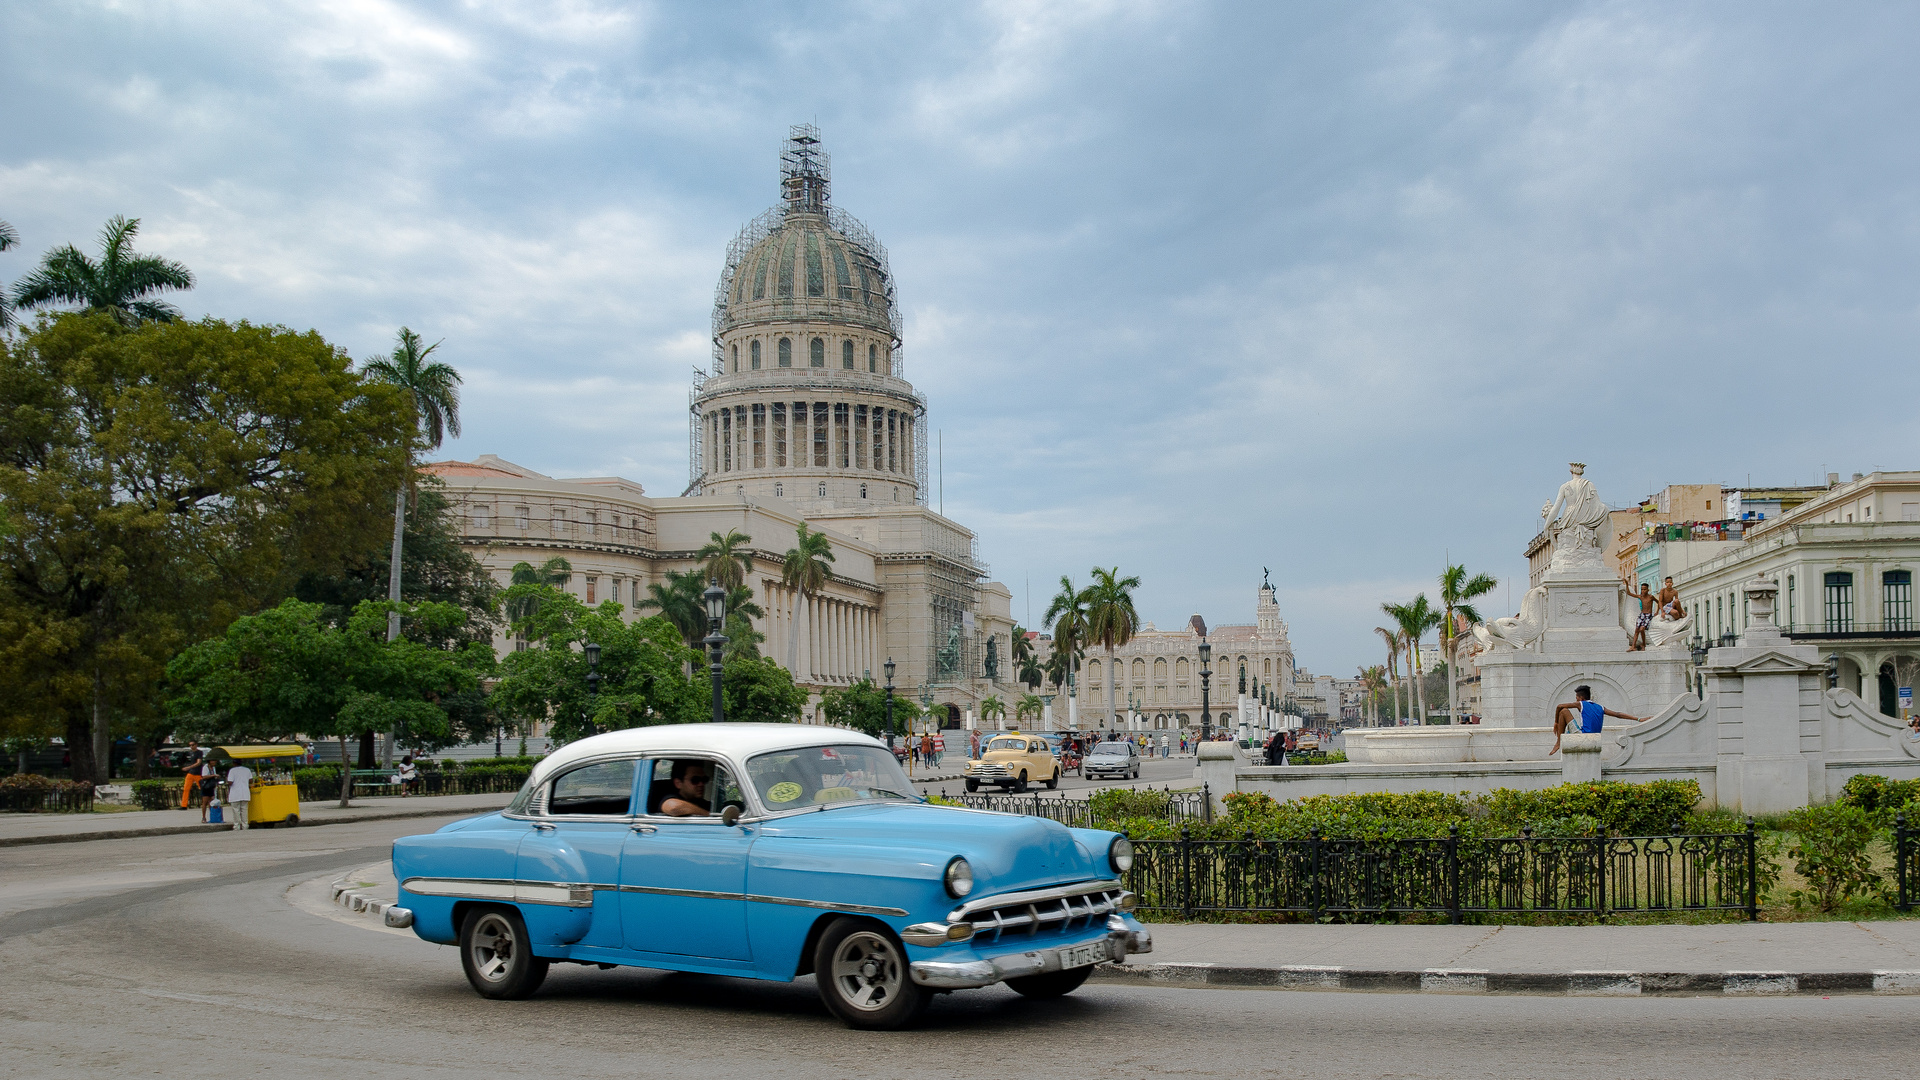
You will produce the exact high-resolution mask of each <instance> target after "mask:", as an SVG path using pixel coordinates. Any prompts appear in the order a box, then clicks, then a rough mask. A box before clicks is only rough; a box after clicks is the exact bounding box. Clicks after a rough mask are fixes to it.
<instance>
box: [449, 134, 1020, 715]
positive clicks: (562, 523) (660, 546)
mask: <svg viewBox="0 0 1920 1080" xmlns="http://www.w3.org/2000/svg"><path fill="white" fill-rule="evenodd" d="M830 179H831V177H830V171H829V168H828V159H827V155H826V154H825V153H824V152H823V151H822V149H821V146H820V139H819V133H818V131H817V130H815V129H814V128H812V127H811V126H801V127H795V128H794V129H793V130H792V133H791V135H790V137H789V138H788V139H787V141H786V143H785V145H784V146H783V148H782V152H781V155H780V193H781V202H780V204H779V205H777V206H775V207H774V208H773V209H771V210H768V211H767V212H765V213H763V214H761V215H760V216H759V217H757V218H755V219H754V220H753V221H752V222H750V223H749V224H748V225H747V226H746V227H745V228H744V229H742V230H741V232H740V234H739V235H738V236H737V237H735V238H734V240H733V242H732V243H731V244H730V245H728V247H727V251H726V257H725V261H724V266H723V268H722V271H721V275H720V280H719V284H718V286H717V287H716V289H715V293H714V309H713V319H712V331H713V363H712V365H711V370H710V371H707V372H704V373H702V375H701V376H700V378H699V379H698V380H697V382H696V384H695V386H694V388H693V394H692V400H691V407H690V413H689V415H690V435H691V437H690V439H689V451H690V452H689V483H688V485H687V488H686V490H685V491H684V492H682V494H681V495H680V496H679V497H678V498H653V497H650V496H648V495H647V494H646V493H645V492H644V491H642V490H641V487H640V485H639V484H637V483H634V482H632V481H630V480H625V479H622V478H619V477H584V478H575V479H559V478H554V477H549V476H543V475H541V474H539V473H536V472H534V471H532V470H530V469H526V468H524V467H522V466H518V465H515V464H513V463H511V462H507V461H503V460H501V459H499V458H497V457H493V456H492V455H485V456H483V457H481V458H479V459H477V460H476V461H472V462H440V463H437V464H435V465H433V466H430V470H431V471H432V472H434V473H436V474H437V475H439V476H440V478H441V479H442V480H443V481H444V482H445V483H446V484H447V487H448V494H449V496H450V498H452V499H453V501H454V503H455V505H456V507H457V509H458V512H459V513H460V514H461V515H462V517H463V518H464V520H465V521H466V523H467V524H466V530H465V543H466V545H467V546H468V547H469V549H470V550H472V551H473V552H474V553H475V554H476V555H477V556H478V557H479V558H480V559H481V561H482V562H483V563H484V564H485V565H486V566H487V567H488V568H489V570H491V571H492V572H493V573H494V574H495V575H496V577H498V578H499V579H500V580H501V581H503V582H504V581H505V580H506V577H507V575H508V574H509V573H510V570H511V567H512V566H513V565H514V564H515V563H518V562H522V561H525V562H529V563H533V564H535V565H538V564H539V563H541V562H544V561H545V560H546V559H548V558H550V557H552V556H554V555H562V556H565V557H566V558H567V560H568V561H569V563H570V564H571V565H572V566H573V570H574V577H573V579H572V581H571V582H570V583H569V589H570V590H572V591H574V592H576V594H577V595H579V596H580V597H581V599H582V600H584V601H586V602H588V603H597V602H599V601H600V600H603V599H615V600H618V601H619V602H620V603H621V604H622V605H624V606H625V607H626V608H627V610H628V611H629V612H632V611H633V608H634V605H635V604H636V603H637V602H638V601H639V600H640V599H643V598H644V597H645V596H646V593H647V586H648V585H650V584H654V583H657V582H663V581H664V580H665V578H666V575H667V573H668V572H671V571H685V570H688V569H691V568H693V567H694V566H695V565H696V564H697V560H696V559H695V553H696V552H697V551H698V550H699V548H700V547H701V545H703V544H705V543H706V541H707V537H708V535H709V533H711V532H719V533H721V534H725V533H726V532H727V531H728V530H729V529H738V530H739V531H741V532H743V533H745V534H747V535H748V536H750V537H752V542H751V544H750V548H751V551H752V554H753V558H754V573H753V574H752V575H751V577H750V579H749V582H750V584H751V585H752V587H753V591H754V600H755V602H756V603H758V604H759V605H760V606H761V607H762V608H763V609H765V611H766V617H765V618H764V619H758V620H755V627H754V628H755V629H756V630H758V631H759V632H760V633H762V634H764V635H765V636H766V641H765V642H764V643H763V644H762V646H761V651H762V654H763V655H765V656H767V657H768V658H769V659H772V660H775V661H777V662H779V663H781V664H783V665H785V666H786V667H787V668H788V669H789V670H790V671H791V673H792V674H793V677H794V679H795V681H796V682H798V683H800V684H801V685H803V686H805V687H807V688H808V689H809V690H811V691H813V692H814V694H815V700H816V701H817V695H818V694H819V693H821V692H824V691H826V690H829V689H833V688H835V687H839V686H845V685H849V684H851V683H853V682H855V681H857V680H859V679H861V678H863V677H871V678H873V679H874V681H876V682H880V681H882V679H883V676H882V674H881V672H882V665H884V664H885V663H886V661H887V660H888V659H892V660H893V661H894V662H895V664H896V665H897V667H896V671H895V685H896V687H897V688H898V690H899V692H900V693H902V694H910V695H912V696H914V697H915V698H916V699H919V700H925V701H931V702H932V703H933V704H934V705H935V706H937V707H944V709H945V710H946V711H947V712H948V713H949V715H950V716H952V717H958V716H960V715H961V714H962V713H964V712H966V711H968V710H974V711H976V712H977V708H978V704H979V702H980V701H981V700H983V699H984V698H986V697H988V696H993V695H999V696H1001V697H1005V696H1006V695H1007V694H1008V693H1010V692H1011V691H1012V690H1013V688H1014V686H1015V683H1014V675H1015V672H1014V671H1013V664H1012V649H1011V645H1012V630H1013V622H1012V619H1011V617H1010V606H1011V594H1010V593H1009V592H1008V590H1007V589H1006V588H1005V587H1004V586H1002V585H1000V584H999V583H997V582H991V581H987V580H985V579H986V577H987V574H988V571H987V567H986V565H985V564H984V563H982V562H981V561H980V559H979V555H978V552H979V544H978V539H977V538H976V537H975V535H974V534H973V533H972V532H971V531H970V530H968V529H967V528H965V527H964V526H962V525H960V524H959V523H957V522H954V521H951V520H949V519H948V518H946V517H943V516H942V515H940V514H938V513H936V512H934V511H933V510H932V509H931V508H929V507H928V506H927V499H926V452H925V445H926V425H925V420H926V409H927V406H926V400H925V398H924V397H922V396H921V395H920V394H919V393H918V392H916V391H915V390H914V388H913V386H912V385H911V384H910V383H908V382H907V381H906V376H905V368H904V364H903V361H902V352H901V344H902V340H901V322H900V313H899V303H898V295H897V291H896V289H895V285H894V280H893V275H892V271H891V269H890V267H889V266H888V263H887V256H886V251H885V249H884V248H883V247H881V245H880V243H879V241H878V240H876V239H875V238H874V237H873V234H872V233H871V231H869V230H868V229H867V228H866V226H864V225H862V224H861V223H860V222H859V221H858V220H856V219H854V218H853V217H852V216H850V215H848V214H846V213H845V212H844V211H841V210H840V209H838V208H837V207H834V206H833V205H832V204H831V200H830ZM803 523H804V524H806V525H807V526H808V527H809V528H810V529H812V530H815V531H819V532H823V533H825V534H827V536H828V537H829V540H830V542H831V543H832V547H833V552H834V555H835V561H834V563H833V572H834V581H833V582H832V583H831V584H830V585H829V586H828V587H827V589H825V590H824V591H823V592H822V593H821V594H820V595H818V596H814V597H808V596H803V595H801V594H799V593H798V592H796V591H795V590H792V589H788V588H786V587H785V586H784V585H782V584H781V581H780V565H781V556H782V555H783V554H784V552H785V551H786V550H787V549H788V548H790V547H792V546H793V544H794V542H795V535H796V531H797V529H798V528H799V526H800V525H801V524H803ZM517 644H518V643H515V642H510V641H508V640H506V639H505V638H504V637H503V638H502V639H500V640H499V641H498V642H497V645H498V646H499V648H501V649H502V650H506V649H511V648H514V647H517ZM812 711H813V710H812V706H811V705H810V706H809V709H808V713H809V715H811V714H812Z"/></svg>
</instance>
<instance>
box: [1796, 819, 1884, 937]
mask: <svg viewBox="0 0 1920 1080" xmlns="http://www.w3.org/2000/svg"><path fill="white" fill-rule="evenodd" d="M1787 828H1788V830H1789V831H1790V832H1791V833H1792V834H1793V843H1792V846H1790V847H1789V848H1788V849H1787V854H1788V855H1790V856H1792V858H1793V868H1794V870H1796V871H1797V872H1799V874H1800V876H1801V877H1804V878H1806V879H1807V888H1805V889H1795V890H1793V892H1792V894H1791V898H1792V900H1793V904H1794V906H1795V907H1801V906H1804V905H1806V904H1809V903H1811V904H1812V905H1813V906H1814V907H1816V908H1818V909H1819V910H1821V911H1832V910H1834V909H1835V908H1837V907H1839V906H1840V905H1841V904H1842V903H1844V902H1845V901H1848V900H1851V899H1853V898H1855V897H1858V896H1869V895H1882V894H1884V893H1885V891H1886V886H1885V884H1884V883H1883V882H1882V880H1881V877H1880V875H1879V874H1878V873H1876V872H1875V871H1874V869H1873V862H1872V859H1871V857H1870V856H1869V855H1868V852H1867V848H1868V846H1869V845H1871V844H1872V843H1873V840H1874V837H1875V836H1876V835H1877V834H1878V832H1879V830H1878V829H1877V828H1876V827H1875V824H1874V815H1873V814H1872V813H1871V812H1869V811H1868V810H1866V809H1865V808H1863V807H1860V806H1857V805H1854V804H1851V803H1846V802H1839V803H1834V804H1833V805H1831V806H1808V807H1803V808H1801V809H1799V810H1795V811H1794V812H1792V813H1791V814H1788V815H1787Z"/></svg>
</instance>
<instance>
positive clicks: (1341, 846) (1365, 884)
mask: <svg viewBox="0 0 1920 1080" xmlns="http://www.w3.org/2000/svg"><path fill="white" fill-rule="evenodd" d="M1757 860H1758V847H1757V838H1756V836H1755V834H1754V831H1753V823H1752V821H1751V820H1749V821H1748V823H1747V829H1746V831H1745V832H1740V833H1725V834H1700V835H1673V836H1618V837H1534V836H1531V835H1525V834H1523V835H1521V836H1510V837H1493V838H1463V837H1461V836H1460V835H1459V832H1458V829H1457V828H1456V829H1455V830H1453V833H1452V835H1449V836H1446V837H1443V838H1438V839H1421V840H1350V839H1329V838H1326V837H1321V836H1319V835H1313V836H1310V837H1309V838H1308V839H1305V840H1258V839H1255V838H1253V837H1252V836H1251V835H1249V836H1247V837H1246V838H1244V839H1240V840H1195V839H1192V838H1190V837H1188V836H1186V835H1185V831H1184V830H1183V834H1182V837H1181V839H1178V840H1138V841H1135V842H1134V865H1133V869H1132V870H1130V871H1129V872H1128V873H1127V887H1128V888H1129V889H1131V890H1133V892H1134V893H1135V894H1137V895H1138V897H1139V903H1140V907H1141V908H1142V909H1144V910H1146V911H1147V912H1149V913H1151V914H1157V915H1159V916H1161V917H1176V916H1177V917H1180V918H1186V919H1191V918H1193V917H1194V916H1196V915H1214V914H1226V913H1235V912H1244V913H1258V912H1292V913H1298V914H1302V915H1307V916H1310V917H1313V918H1315V919H1319V918H1321V917H1325V916H1331V917H1335V918H1365V917H1380V916H1391V915H1401V914H1414V913H1424V914H1444V915H1447V916H1449V917H1450V919H1451V920H1452V921H1453V922H1456V923H1457V922H1461V921H1463V920H1464V919H1465V918H1466V917H1467V916H1468V915H1475V914H1492V913H1501V914H1535V913H1537V914H1556V915H1604V914H1608V913H1611V912H1628V911H1655V912H1658V911H1744V912H1746V915H1747V917H1748V918H1749V919H1757V918H1759V911H1760V909H1759V895H1758V875H1757V873H1756V871H1757V870H1758V865H1757ZM1903 880H1904V879H1903Z"/></svg>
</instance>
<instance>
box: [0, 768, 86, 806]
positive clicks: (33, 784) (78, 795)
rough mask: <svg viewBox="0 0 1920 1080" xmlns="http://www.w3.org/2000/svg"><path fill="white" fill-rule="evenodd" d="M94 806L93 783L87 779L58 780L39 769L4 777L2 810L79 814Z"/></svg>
mask: <svg viewBox="0 0 1920 1080" xmlns="http://www.w3.org/2000/svg"><path fill="white" fill-rule="evenodd" d="M92 809H93V785H92V784H91V783H89V782H87V781H85V780H55V779H54V778H52V777H50V776H41V775H39V774H38V773H14V774H13V775H11V776H7V777H4V778H0V810H10V811H14V812H16V813H29V814H31V813H42V812H45V813H55V814H75V813H87V812H88V811H91V810H92Z"/></svg>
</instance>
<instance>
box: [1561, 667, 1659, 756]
mask: <svg viewBox="0 0 1920 1080" xmlns="http://www.w3.org/2000/svg"><path fill="white" fill-rule="evenodd" d="M1573 696H1574V698H1575V699H1576V700H1574V701H1568V702H1564V703H1562V704H1559V705H1555V706H1554V707H1553V749H1552V750H1549V751H1547V754H1548V756H1549V757H1551V756H1552V755H1554V754H1557V753H1559V752H1560V736H1562V735H1564V734H1566V732H1567V728H1568V727H1569V726H1571V725H1573V724H1574V723H1576V722H1577V723H1578V724H1579V727H1577V728H1575V730H1576V731H1579V732H1581V733H1582V734H1586V735H1598V734H1600V725H1601V724H1602V723H1603V722H1604V718H1606V717H1609V716H1614V717H1618V718H1620V719H1622V720H1632V721H1634V722H1636V723H1641V724H1644V723H1646V722H1647V718H1646V717H1644V716H1629V715H1627V714H1626V713H1623V712H1614V711H1613V710H1612V709H1603V708H1601V707H1600V703H1599V702H1597V701H1595V700H1593V687H1591V686H1586V685H1581V686H1576V687H1574V688H1573Z"/></svg>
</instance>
